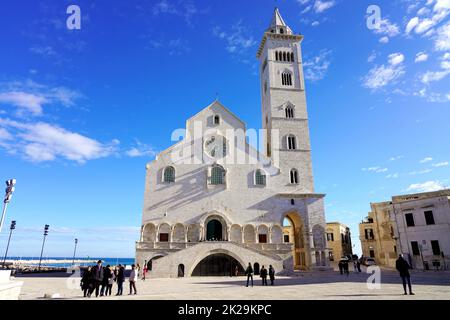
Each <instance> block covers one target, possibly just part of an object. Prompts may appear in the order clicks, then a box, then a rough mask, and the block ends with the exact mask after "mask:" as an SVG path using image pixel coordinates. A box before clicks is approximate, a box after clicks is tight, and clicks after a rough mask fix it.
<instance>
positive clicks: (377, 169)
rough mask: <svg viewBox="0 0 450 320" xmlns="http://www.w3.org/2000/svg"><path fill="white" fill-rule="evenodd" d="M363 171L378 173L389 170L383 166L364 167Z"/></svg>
mask: <svg viewBox="0 0 450 320" xmlns="http://www.w3.org/2000/svg"><path fill="white" fill-rule="evenodd" d="M361 170H362V171H369V172H376V173H383V172H386V171H388V169H387V168H382V167H378V166H377V167H369V168H362V169H361Z"/></svg>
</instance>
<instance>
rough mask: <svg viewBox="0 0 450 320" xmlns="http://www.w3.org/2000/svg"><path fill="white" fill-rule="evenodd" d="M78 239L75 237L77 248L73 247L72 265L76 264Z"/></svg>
mask: <svg viewBox="0 0 450 320" xmlns="http://www.w3.org/2000/svg"><path fill="white" fill-rule="evenodd" d="M77 244H78V239H75V248H74V249H73V259H72V266H75V253H76V252H77Z"/></svg>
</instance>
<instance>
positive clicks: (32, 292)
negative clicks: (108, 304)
mask: <svg viewBox="0 0 450 320" xmlns="http://www.w3.org/2000/svg"><path fill="white" fill-rule="evenodd" d="M363 271H364V270H363ZM369 276H370V275H369V274H366V273H365V272H362V273H353V272H351V273H350V275H349V276H348V277H347V276H346V275H340V274H339V273H338V272H333V271H329V272H324V271H323V272H302V273H298V274H296V275H294V276H292V277H277V279H276V285H275V286H273V287H271V286H268V287H262V286H261V279H260V278H258V277H255V281H254V287H253V288H251V287H249V288H246V287H245V280H246V279H245V278H244V277H237V278H236V277H233V278H230V277H192V278H179V279H176V278H168V279H147V280H146V281H142V280H139V281H138V283H137V289H138V295H133V296H129V295H128V289H129V288H128V282H126V283H125V284H124V294H125V295H123V296H121V297H116V296H114V295H113V296H111V297H99V298H95V297H92V298H90V300H96V299H98V300H100V299H101V300H109V299H120V300H125V299H148V300H179V299H186V300H206V299H211V300H251V299H262V300H274V299H280V300H301V299H313V300H315V299H331V300H341V299H342V300H348V299H375V300H380V299H388V300H397V299H399V300H403V299H416V300H422V299H446V300H450V272H449V271H446V272H443V271H437V272H435V271H427V272H423V271H416V272H413V273H412V281H413V291H414V293H415V294H416V295H414V296H410V295H408V296H404V295H403V288H402V285H401V279H400V277H399V276H398V273H397V272H395V271H393V270H383V271H382V272H381V288H380V289H372V290H370V289H368V287H367V283H366V281H367V278H368V277H369ZM17 280H20V281H24V285H23V288H22V292H21V296H20V299H22V300H28V299H44V295H45V294H55V293H58V294H59V295H60V298H61V299H86V300H87V299H89V298H83V297H82V293H81V290H80V289H79V278H64V277H53V278H49V277H20V278H18V279H17ZM116 290H117V286H116V285H114V287H113V294H115V292H116Z"/></svg>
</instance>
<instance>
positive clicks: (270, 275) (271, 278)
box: [269, 265, 275, 286]
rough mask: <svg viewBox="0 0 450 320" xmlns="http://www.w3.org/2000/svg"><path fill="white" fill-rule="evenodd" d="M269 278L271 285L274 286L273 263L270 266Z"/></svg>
mask: <svg viewBox="0 0 450 320" xmlns="http://www.w3.org/2000/svg"><path fill="white" fill-rule="evenodd" d="M269 278H270V285H271V286H273V283H274V281H275V269H274V268H273V267H272V265H270V266H269Z"/></svg>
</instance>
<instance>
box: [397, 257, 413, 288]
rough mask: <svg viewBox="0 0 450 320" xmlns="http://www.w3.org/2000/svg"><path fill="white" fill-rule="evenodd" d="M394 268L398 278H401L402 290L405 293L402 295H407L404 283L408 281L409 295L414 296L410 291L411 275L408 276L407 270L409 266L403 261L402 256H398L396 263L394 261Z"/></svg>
mask: <svg viewBox="0 0 450 320" xmlns="http://www.w3.org/2000/svg"><path fill="white" fill-rule="evenodd" d="M395 268H396V269H397V271H398V272H399V273H400V277H401V278H402V282H403V290H404V291H405V293H404V294H405V295H406V294H408V293H406V282H407V281H408V288H409V294H410V295H414V293H413V292H412V289H411V275H410V274H409V269H411V266H410V265H409V263H408V262H407V261H406V260H405V259H403V257H402V255H399V256H398V259H397V261H395Z"/></svg>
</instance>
